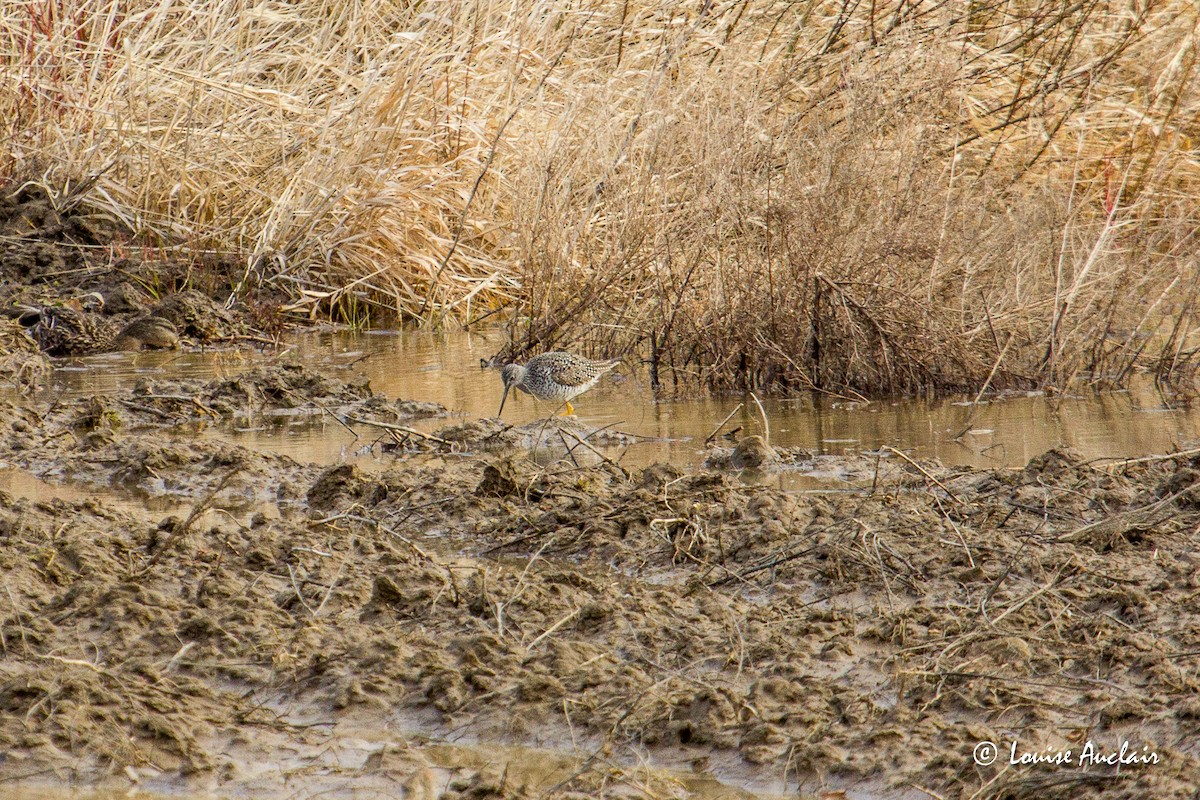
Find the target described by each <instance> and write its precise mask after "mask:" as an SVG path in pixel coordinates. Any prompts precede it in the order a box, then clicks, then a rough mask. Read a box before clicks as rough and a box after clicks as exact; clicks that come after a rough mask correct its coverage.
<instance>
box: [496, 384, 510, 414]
mask: <svg viewBox="0 0 1200 800" xmlns="http://www.w3.org/2000/svg"><path fill="white" fill-rule="evenodd" d="M507 399H508V386H505V387H504V394H503V395H502V396H501V397H500V410H499V411H497V412H496V416H497V417H498V416H500V415H501V414H503V413H504V401H505V400H507Z"/></svg>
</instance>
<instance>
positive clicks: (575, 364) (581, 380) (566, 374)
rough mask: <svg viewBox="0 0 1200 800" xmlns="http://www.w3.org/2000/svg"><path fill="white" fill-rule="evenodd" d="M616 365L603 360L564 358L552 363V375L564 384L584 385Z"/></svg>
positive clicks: (556, 381)
mask: <svg viewBox="0 0 1200 800" xmlns="http://www.w3.org/2000/svg"><path fill="white" fill-rule="evenodd" d="M613 366H615V362H614V363H613V364H605V363H604V362H602V361H577V360H575V359H564V360H563V361H556V362H553V363H551V364H550V377H551V378H552V379H553V380H554V382H555V383H559V384H562V385H563V386H583V385H584V384H586V383H588V382H589V381H592V380H595V379H596V378H599V377H600V376H601V375H603V374H604V373H605V372H608V371H609V370H610V369H612V368H613Z"/></svg>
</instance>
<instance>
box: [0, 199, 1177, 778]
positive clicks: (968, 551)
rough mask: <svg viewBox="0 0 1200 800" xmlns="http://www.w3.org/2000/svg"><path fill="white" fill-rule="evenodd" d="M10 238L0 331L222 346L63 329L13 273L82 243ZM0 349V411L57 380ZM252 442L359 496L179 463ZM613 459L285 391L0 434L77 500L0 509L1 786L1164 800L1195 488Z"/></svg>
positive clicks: (41, 268) (890, 456)
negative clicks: (367, 452) (324, 427)
mask: <svg viewBox="0 0 1200 800" xmlns="http://www.w3.org/2000/svg"><path fill="white" fill-rule="evenodd" d="M36 200H37V197H32V198H26V200H25V201H23V204H19V205H14V204H12V203H10V206H9V208H8V209H7V216H4V219H5V220H6V222H5V223H4V224H5V225H6V226H7V227H6V228H5V229H4V230H6V231H8V233H7V234H6V235H8V236H10V237H12V236H16V237H18V238H22V237H25V236H26V233H28V232H29V231H34V232H35V235H30V236H28V237H27V238H28V241H27V242H24V243H22V244H20V245H19V246H18V245H12V244H11V241H10V240H5V241H9V244H7V245H6V247H9V250H7V251H6V253H5V256H4V259H5V260H4V266H3V269H5V270H14V272H13V275H14V279H15V280H18V281H20V282H21V283H20V288H17V289H11V288H7V289H6V291H10V292H11V294H10V295H8V296H6V297H5V298H3V299H4V302H5V304H6V305H8V304H10V303H11V304H17V305H20V306H22V307H33V308H39V307H40V308H49V307H55V308H72V309H73V310H75V311H77V313H80V314H93V315H99V316H100V317H105V316H110V317H114V316H119V315H123V316H121V319H120V320H119V321H120V322H122V323H123V324H124V323H125V321H126V320H127V319H137V318H141V317H142V316H146V315H153V316H157V317H160V318H162V319H166V320H168V321H169V322H170V324H171V326H172V328H173V329H174V330H175V331H176V333H177V335H178V337H179V346H181V347H192V346H199V345H200V344H204V343H209V344H211V343H214V342H217V341H221V340H230V339H231V338H232V339H236V337H237V336H250V335H254V334H250V333H246V331H252V330H254V325H253V324H252V322H253V320H252V319H251V317H250V316H248V314H247V312H245V311H244V310H243V311H241V312H239V311H238V310H236V309H235V310H234V311H233V312H232V313H230V312H225V311H224V310H223V307H222V306H221V305H220V304H218V303H216V301H215V300H214V299H213V297H211V296H209V295H207V294H204V293H202V292H195V293H194V294H189V293H188V292H189V291H194V290H187V289H184V290H183V291H172V292H169V293H164V295H163V296H162V297H161V298H160V299H158V300H156V301H154V302H152V303H149V304H146V303H145V302H144V298H143V296H142V292H141V290H138V291H135V292H132V295H133V296H129V295H124V296H123V298H124V299H118V301H117V302H113V300H112V298H113V297H114V296H115V294H112V293H110V294H109V295H107V296H106V297H105V302H104V304H103V307H102V308H99V309H98V310H88V309H87V308H85V307H84V305H83V304H81V305H80V308H79V309H74V308H73V307H72V306H70V305H66V304H67V303H69V301H70V299H71V298H78V297H80V296H82V295H86V294H88V293H89V292H92V291H96V292H98V293H100V294H102V295H103V294H104V286H107V285H109V284H104V285H103V286H102V285H100V284H92V283H89V281H90V280H92V277H87V275H91V273H90V272H89V270H92V269H94V268H95V267H94V265H93V264H92V262H90V261H89V260H88V259H87V258H86V257H84V256H73V255H70V254H67V255H64V254H63V253H62V252H61V251H59V250H55V249H54V248H49V249H46V248H45V247H43V245H44V244H45V243H46V241H57V239H56V237H57V238H58V239H61V238H62V237H75V238H77V239H86V238H87V237H89V236H90V237H93V238H95V237H97V236H99V235H100V234H99V233H97V232H96V230H94V229H93V227H94V225H98V224H99V223H93V222H89V221H87V220H82V221H80V220H76V219H75V218H73V217H68V218H66V219H64V218H63V216H62V215H61V214H58V213H57V212H55V213H53V214H51V213H49V212H46V211H44V210H43V211H37V209H36V208H34V207H33V204H35V201H36ZM18 208H19V209H23V210H20V211H14V209H18ZM0 210H3V209H0ZM39 214H40V216H39ZM89 226H93V227H89ZM14 231H15V233H14ZM13 247H16V250H15V251H14V250H13V249H12V248H13ZM23 248H24V249H23ZM68 249H69V248H68ZM43 250H45V252H46V253H51V252H54V253H57V255H56V256H54V257H53V258H52V257H51V256H50V255H40V254H41V253H43ZM14 252H16V253H17V255H16V256H14V255H13V253H14ZM22 253H26V254H27V255H24V256H23V255H21V254H22ZM22 259H24V260H22ZM114 263H115V262H114ZM120 269H121V270H124V269H126V267H121V268H120ZM118 271H119V270H118ZM67 273H71V274H73V275H74V277H73V278H71V279H70V281H68V280H66V278H65V277H64V276H65V275H66V274H67ZM85 273H86V275H85V276H84V277H80V275H84V274H85ZM104 280H108V278H107V277H106V278H104ZM14 285H15V284H14ZM174 288H175V289H179V288H180V287H174ZM47 293H50V294H54V293H58V294H57V295H56V297H53V298H52V297H50V296H49V294H47ZM68 295H69V296H70V297H68ZM64 298H65V299H64ZM54 303H60V305H53V304H54ZM39 304H41V305H40V306H39ZM117 309H119V310H117ZM28 321H29V320H28V319H25V322H24V323H23V322H22V320H21V318H19V317H18V318H14V319H9V320H4V321H2V322H3V323H4V325H5V326H6V327H2V326H0V348H2V349H3V351H4V355H3V358H4V359H5V360H4V361H3V364H4V365H5V366H4V367H3V369H5V370H7V371H6V373H5V375H6V376H7V377H8V378H9V379H10V380H12V382H14V383H15V384H17V385H26V383H28V384H30V385H32V384H36V382H37V379H38V376H37V375H35V374H33V373H34V372H35V371H36V370H38V369H49V368H50V366H51V365H52V364H53V363H54V362H52V361H50V360H48V359H47V357H46V355H45V354H44V353H43V352H42V351H41V350H40V349H39V347H38V340H37V338H36V336H34V335H32V334H31V333H30V331H31V328H30V327H28V326H27V325H26V324H25V323H28ZM37 324H38V323H37V322H35V323H34V325H33V327H36V325H37ZM39 365H40V366H39ZM22 370H24V372H22ZM22 376H24V377H22ZM26 378H28V381H26ZM281 417H282V418H290V419H295V418H312V419H314V420H316V419H320V420H325V421H332V422H333V424H338V425H347V426H351V425H353V426H359V427H361V428H363V429H367V430H371V431H373V432H375V434H376V435H377V436H378V439H376V440H375V444H376V445H377V450H378V451H380V452H382V453H383V456H382V459H383V460H382V463H383V465H384V466H383V467H382V468H379V469H376V468H374V467H373V466H371V467H368V466H367V465H365V464H362V465H360V464H355V463H348V464H337V465H334V466H322V465H317V464H310V463H301V462H298V461H296V460H294V459H292V458H289V457H287V456H283V455H277V454H271V453H265V452H260V451H257V450H253V449H249V448H246V447H243V446H240V445H237V444H231V443H229V442H227V441H222V440H220V439H213V438H205V437H198V436H197V433H198V432H200V431H203V430H205V429H208V428H217V429H220V428H222V427H223V426H232V425H236V424H244V421H245V420H246V419H247V418H250V419H263V418H281ZM443 418H445V419H444V420H443ZM419 421H426V424H425V425H423V426H420V427H418V426H417V423H418V422H419ZM430 421H432V422H430ZM623 437H628V434H623V433H621V432H620V431H615V430H600V431H597V430H592V429H589V428H587V427H586V426H584V425H582V424H581V423H579V422H578V421H577V420H572V419H569V418H568V419H551V420H543V421H539V422H537V423H531V424H529V425H525V426H522V427H512V426H509V425H507V424H505V423H503V422H500V421H497V420H477V419H465V420H464V419H456V418H451V417H450V416H449V415H448V413H447V412H446V410H445V409H443V408H441V407H440V406H437V405H434V404H429V403H421V402H415V401H411V400H404V399H395V398H386V397H382V396H379V395H377V394H375V393H374V392H373V391H372V390H371V388H370V386H369V385H367V384H366V383H365V382H362V381H356V380H353V379H351V380H343V379H341V378H335V377H330V376H328V375H325V374H322V373H319V372H316V371H314V370H312V369H309V368H307V367H305V366H303V365H299V364H292V363H287V362H286V360H281V362H280V363H277V364H273V365H269V366H260V367H257V368H254V369H248V370H246V371H245V372H243V373H242V374H239V375H234V376H231V377H222V378H220V379H217V380H213V381H207V382H205V381H188V380H165V379H163V380H149V379H147V380H143V381H140V382H137V383H135V384H134V385H131V386H128V387H126V388H124V389H123V390H121V391H118V392H115V393H112V394H110V395H105V396H89V397H76V398H72V399H62V398H54V397H44V396H41V395H33V396H30V397H24V398H21V399H20V401H16V400H10V401H4V402H0V461H2V462H3V463H4V464H5V465H7V467H9V468H11V469H18V470H23V471H25V472H28V473H30V474H32V475H34V476H37V477H38V478H40V479H42V480H43V481H46V482H47V484H49V485H50V486H51V487H53V486H56V485H61V486H64V487H67V486H69V487H70V488H71V491H70V492H69V493H68V492H64V494H63V496H59V497H55V496H47V497H38V498H35V497H22V496H18V495H16V494H13V493H7V492H0V574H2V575H3V576H4V580H3V585H4V586H3V592H2V593H0V786H7V787H13V786H16V787H38V786H42V787H44V786H47V785H51V786H53V785H67V784H69V785H76V786H77V785H85V786H98V787H107V788H110V789H112V788H115V789H118V790H124V789H126V788H128V787H130V786H131V785H136V786H138V787H141V788H144V789H149V790H159V791H170V792H180V791H183V792H208V793H217V794H218V795H220V794H228V795H237V796H255V797H285V796H286V797H294V796H313V795H316V794H323V795H325V796H350V795H351V794H352V793H354V792H358V793H363V792H376V793H378V794H380V795H386V796H403V797H416V798H433V797H461V798H466V797H471V798H483V797H495V798H518V797H521V798H524V797H585V796H589V797H590V796H597V795H599V794H605V795H615V796H618V797H641V798H645V797H651V798H657V797H663V798H666V797H685V796H697V797H735V796H742V795H744V794H748V793H760V794H771V793H778V794H788V795H790V796H795V795H796V793H797V792H799V793H800V795H801V796H809V797H830V798H832V797H843V796H849V797H929V796H937V797H945V798H967V797H973V798H985V797H986V798H1039V797H1048V796H1071V797H1082V798H1112V799H1113V800H1115V798H1124V797H1158V798H1185V797H1188V798H1190V797H1193V796H1194V792H1195V787H1196V786H1197V785H1200V753H1198V752H1197V749H1196V744H1195V742H1196V739H1197V737H1196V735H1195V734H1196V731H1197V728H1198V727H1200V699H1198V698H1200V673H1198V671H1197V664H1198V663H1200V606H1198V605H1197V602H1196V598H1197V596H1200V573H1198V572H1197V569H1196V567H1197V563H1198V562H1200V549H1198V545H1197V537H1198V535H1200V457H1198V456H1197V454H1195V453H1182V454H1175V455H1171V456H1161V457H1151V458H1142V459H1135V460H1131V461H1127V462H1105V463H1087V462H1085V461H1084V460H1083V459H1082V458H1081V457H1079V456H1078V455H1077V454H1074V453H1072V452H1070V451H1065V450H1056V451H1051V452H1049V453H1046V454H1044V455H1042V456H1039V457H1038V458H1035V459H1034V460H1032V461H1031V462H1029V463H1028V464H1027V465H1026V466H1024V467H1023V468H1020V469H1006V470H991V471H981V470H971V469H965V468H948V467H945V466H943V465H941V464H939V463H936V462H931V461H918V460H912V459H909V458H907V457H905V456H903V454H900V453H898V452H895V451H892V452H882V453H879V454H870V455H861V456H848V457H843V458H836V459H835V458H829V457H824V458H823V459H815V458H814V457H813V456H812V455H811V454H809V453H806V452H803V451H799V450H789V449H787V448H775V447H771V446H770V445H769V444H768V443H767V442H766V441H764V440H763V439H760V438H758V437H746V438H743V439H740V440H738V441H723V440H722V441H720V442H719V443H717V444H714V445H713V446H712V448H711V452H710V454H709V457H708V459H707V461H706V466H705V467H701V468H689V469H682V468H680V467H678V466H676V465H672V464H665V463H663V464H654V465H651V466H648V467H646V468H642V469H630V468H627V467H625V466H623V465H622V464H621V463H620V447H621V445H622V444H623V443H624V441H625V439H624V438H623ZM374 446H375V445H373V447H374ZM531 448H533V449H532V451H531ZM378 463H380V461H379V460H376V461H374V462H372V464H373V465H376V464H378ZM780 470H808V471H815V472H820V473H821V474H822V475H824V476H826V477H827V478H828V481H827V488H825V489H823V490H821V491H811V492H789V491H783V490H781V489H779V488H775V487H773V486H772V485H771V484H770V481H769V480H768V481H763V480H760V479H759V478H760V477H761V476H763V475H767V476H769V475H771V474H773V473H775V472H778V471H780ZM92 491H94V492H95V493H96V496H94V497H84V498H83V499H80V493H81V492H82V493H85V494H86V493H88V492H92ZM982 743H994V744H995V745H997V748H998V749H999V754H998V755H999V757H998V758H997V759H996V760H995V761H988V759H987V758H982V759H980V758H978V757H977V755H978V753H979V750H978V748H979V746H980V745H981V744H982ZM1122 743H1124V746H1125V747H1126V755H1127V756H1130V757H1133V756H1138V757H1144V758H1143V759H1142V761H1128V760H1127V761H1126V762H1125V763H1123V764H1117V763H1114V762H1113V761H1112V756H1111V754H1112V753H1116V752H1118V751H1120V749H1121V747H1122ZM1010 745H1011V747H1012V749H1011V751H1010ZM1089 747H1090V748H1092V749H1091V751H1089V752H1093V753H1094V754H1095V755H1096V756H1097V758H1098V760H1096V761H1093V762H1089V763H1086V764H1081V763H1080V755H1081V753H1082V752H1084V751H1085V750H1086V748H1089ZM1068 750H1070V751H1071V752H1072V753H1073V756H1072V758H1073V760H1072V761H1071V763H1069V764H1067V765H1064V764H1062V763H1046V760H1045V759H1043V761H1042V763H1028V762H1026V763H1022V762H1021V760H1020V758H1017V761H1018V763H1015V764H1014V763H1010V761H1011V759H1010V752H1011V753H1012V754H1013V755H1014V756H1018V757H1019V756H1021V755H1023V754H1025V755H1027V754H1042V755H1045V754H1054V753H1059V754H1061V753H1063V752H1065V751H1068ZM984 755H986V752H985V753H984ZM1150 755H1153V757H1154V761H1153V762H1152V763H1144V762H1145V761H1146V760H1149V756H1150ZM1105 757H1108V758H1109V760H1108V761H1105V760H1104V758H1105ZM1030 760H1031V761H1032V760H1034V759H1032V758H1031V759H1030ZM1118 760H1119V758H1118ZM981 761H982V762H984V763H980V762H981ZM843 793H844V794H843ZM354 796H359V795H358V794H355V795H354Z"/></svg>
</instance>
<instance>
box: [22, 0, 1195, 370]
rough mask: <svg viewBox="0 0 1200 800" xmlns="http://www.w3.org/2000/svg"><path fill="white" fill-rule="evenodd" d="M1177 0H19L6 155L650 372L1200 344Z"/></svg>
mask: <svg viewBox="0 0 1200 800" xmlns="http://www.w3.org/2000/svg"><path fill="white" fill-rule="evenodd" d="M1198 48H1200V14H1198V11H1197V8H1196V5H1195V4H1194V3H1193V2H1191V0H1065V1H1064V0H923V1H922V2H914V0H727V1H726V2H715V1H707V0H687V1H685V2H662V3H657V4H656V3H652V2H646V0H580V1H579V2H570V3H540V2H509V3H493V2H485V1H484V0H474V1H468V0H445V2H440V3H429V2H408V3H398V2H371V3H367V2H345V1H342V0H328V1H327V2H313V1H312V0H298V1H297V2H289V3H282V2H260V3H251V2H245V1H244V0H218V2H213V3H194V2H192V3H187V2H180V1H179V0H159V1H158V2H148V0H124V2H118V1H117V0H57V1H54V0H10V1H9V2H7V3H5V4H3V6H0V69H2V70H3V72H2V74H0V119H2V120H4V129H3V131H2V132H0V136H2V137H3V138H2V140H0V141H2V142H3V144H2V145H0V178H7V179H10V180H26V179H30V178H33V179H36V180H38V181H40V182H43V183H45V184H46V185H47V186H50V187H61V186H63V185H66V184H67V182H68V181H76V182H78V181H79V180H81V179H85V178H94V179H95V182H94V185H92V186H91V188H90V190H89V192H88V193H87V197H86V202H87V203H88V205H89V206H90V207H91V208H93V209H96V210H100V211H103V212H104V213H107V214H109V215H111V216H113V217H115V218H117V219H120V220H122V221H124V222H125V223H126V224H127V225H128V226H129V227H130V228H131V229H133V230H134V231H136V232H137V233H139V234H141V235H143V236H148V237H151V238H152V239H153V240H155V241H157V242H158V243H159V244H160V245H162V246H164V247H167V246H172V247H173V246H179V247H183V248H188V249H190V250H192V251H197V250H218V251H222V252H229V253H235V254H237V256H238V257H239V258H241V259H243V260H244V263H245V276H244V279H243V280H242V281H239V282H237V285H235V286H232V287H231V291H235V292H236V291H241V290H243V289H245V288H246V287H247V286H250V285H253V284H257V283H269V284H272V285H275V286H279V287H283V288H285V289H287V290H288V291H289V292H290V294H291V295H292V296H293V297H294V298H295V303H294V308H295V309H297V310H301V311H307V312H309V313H313V314H317V313H321V314H326V313H331V314H337V313H343V314H344V313H346V309H349V308H360V309H361V308H387V309H392V310H394V311H396V312H398V313H399V314H400V315H402V316H405V317H409V318H414V319H417V320H419V321H421V322H424V323H427V324H439V323H443V322H446V321H448V320H457V321H464V322H471V321H474V320H478V319H481V318H484V317H487V316H488V315H489V314H490V313H492V312H494V311H496V310H498V309H502V310H504V311H505V313H506V314H508V319H509V325H510V330H511V332H512V346H511V347H510V348H509V353H510V354H513V355H517V354H520V353H522V352H527V351H532V350H537V349H545V348H549V347H559V346H567V347H577V348H581V349H584V350H588V351H591V352H596V353H599V352H603V353H606V354H610V355H619V354H624V353H634V354H638V356H639V357H640V358H642V359H643V360H645V361H646V362H648V363H649V365H650V371H651V375H652V378H653V379H654V381H655V382H656V383H657V384H659V385H660V386H663V387H666V388H669V387H671V386H679V387H685V388H691V387H694V386H695V385H697V384H702V385H706V386H709V387H711V388H713V389H718V390H722V389H732V388H739V387H749V388H816V389H820V390H827V391H839V392H845V391H851V390H853V391H859V392H871V393H877V392H889V391H912V390H920V389H930V388H961V389H968V390H971V391H975V390H978V389H979V388H981V387H982V386H984V385H987V386H990V387H992V388H1003V387H1005V386H1029V385H1045V384H1063V383H1066V382H1069V381H1071V380H1072V379H1073V378H1075V377H1077V376H1088V377H1090V378H1092V379H1094V380H1097V381H1104V382H1110V383H1121V382H1123V381H1124V380H1125V379H1127V378H1128V376H1129V374H1130V373H1131V371H1132V370H1134V369H1136V368H1139V367H1142V366H1153V367H1155V368H1157V369H1158V370H1159V371H1160V373H1161V374H1164V375H1166V374H1172V373H1178V372H1179V371H1180V370H1182V369H1184V368H1186V367H1188V366H1190V364H1191V363H1192V361H1193V360H1194V355H1195V350H1196V347H1197V338H1196V334H1195V333H1194V331H1193V322H1194V304H1195V299H1196V298H1195V294H1196V287H1197V283H1198V278H1200V275H1198V267H1197V261H1196V257H1195V256H1194V252H1195V251H1196V247H1197V241H1196V237H1197V233H1196V231H1197V222H1198V221H1200V213H1198V212H1200V200H1198V198H1200V194H1198V192H1200V154H1198V153H1197V149H1196V148H1197V144H1196V141H1197V136H1198V135H1200V130H1198V127H1200V123H1198V122H1197V120H1198V119H1200V92H1198V91H1197V82H1196V67H1197V64H1196V62H1197V55H1198Z"/></svg>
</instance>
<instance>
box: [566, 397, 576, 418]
mask: <svg viewBox="0 0 1200 800" xmlns="http://www.w3.org/2000/svg"><path fill="white" fill-rule="evenodd" d="M574 414H575V409H574V408H572V407H571V401H570V400H568V401H567V411H566V415H567V416H574Z"/></svg>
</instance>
